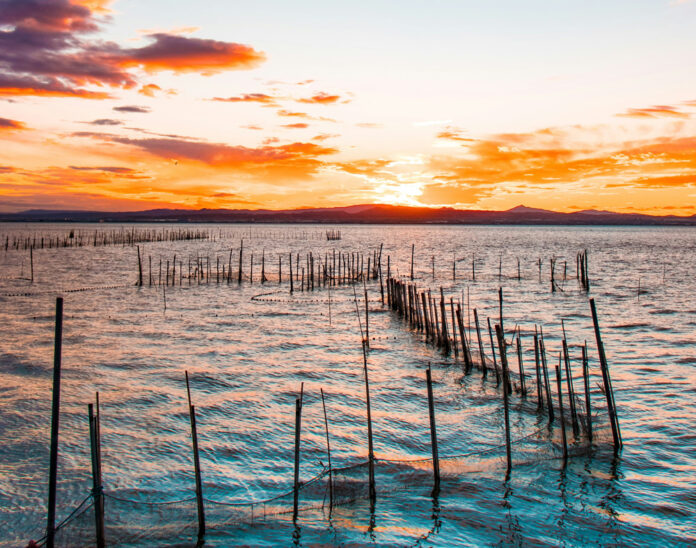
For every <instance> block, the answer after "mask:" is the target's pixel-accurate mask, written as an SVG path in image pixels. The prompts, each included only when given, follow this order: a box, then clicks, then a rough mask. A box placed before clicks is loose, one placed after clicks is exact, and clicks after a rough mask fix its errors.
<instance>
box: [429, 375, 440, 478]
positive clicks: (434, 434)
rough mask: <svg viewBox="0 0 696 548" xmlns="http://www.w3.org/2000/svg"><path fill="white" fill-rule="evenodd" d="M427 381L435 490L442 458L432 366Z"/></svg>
mask: <svg viewBox="0 0 696 548" xmlns="http://www.w3.org/2000/svg"><path fill="white" fill-rule="evenodd" d="M425 379H426V381H427V383H428V413H429V416H430V445H431V448H432V451H433V477H434V480H435V489H436V490H437V489H438V488H439V487H440V458H439V456H438V451H437V430H436V428H435V403H434V401H433V379H432V376H431V373H430V364H428V369H426V370H425Z"/></svg>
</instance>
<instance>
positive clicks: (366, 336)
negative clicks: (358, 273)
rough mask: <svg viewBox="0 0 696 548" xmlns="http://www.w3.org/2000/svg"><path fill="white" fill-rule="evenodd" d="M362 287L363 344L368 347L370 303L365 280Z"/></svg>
mask: <svg viewBox="0 0 696 548" xmlns="http://www.w3.org/2000/svg"><path fill="white" fill-rule="evenodd" d="M363 289H364V290H365V345H366V346H367V348H370V303H369V301H368V299H367V286H366V285H365V280H363Z"/></svg>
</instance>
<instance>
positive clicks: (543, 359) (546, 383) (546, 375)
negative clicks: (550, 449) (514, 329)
mask: <svg viewBox="0 0 696 548" xmlns="http://www.w3.org/2000/svg"><path fill="white" fill-rule="evenodd" d="M539 350H540V352H541V366H542V370H543V372H544V388H545V389H546V404H547V407H548V412H549V422H553V421H554V418H555V416H554V412H553V400H552V398H551V382H550V380H549V368H548V364H547V362H546V345H545V344H544V330H543V329H542V330H541V337H540V338H539Z"/></svg>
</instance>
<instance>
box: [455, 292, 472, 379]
mask: <svg viewBox="0 0 696 548" xmlns="http://www.w3.org/2000/svg"><path fill="white" fill-rule="evenodd" d="M457 323H458V324H459V337H460V338H461V340H462V355H463V356H464V372H465V373H469V372H470V371H471V367H472V366H473V362H472V360H471V351H470V350H469V344H468V342H467V340H466V331H465V330H464V322H463V321H462V311H461V308H460V307H459V305H457Z"/></svg>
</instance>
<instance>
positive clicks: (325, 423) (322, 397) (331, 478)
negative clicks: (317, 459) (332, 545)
mask: <svg viewBox="0 0 696 548" xmlns="http://www.w3.org/2000/svg"><path fill="white" fill-rule="evenodd" d="M319 391H320V392H321V406H322V408H323V409H324V427H325V428H326V454H327V457H328V459H329V508H333V468H332V466H331V443H330V441H329V418H328V416H327V414H326V402H325V401H324V389H323V388H320V389H319Z"/></svg>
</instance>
